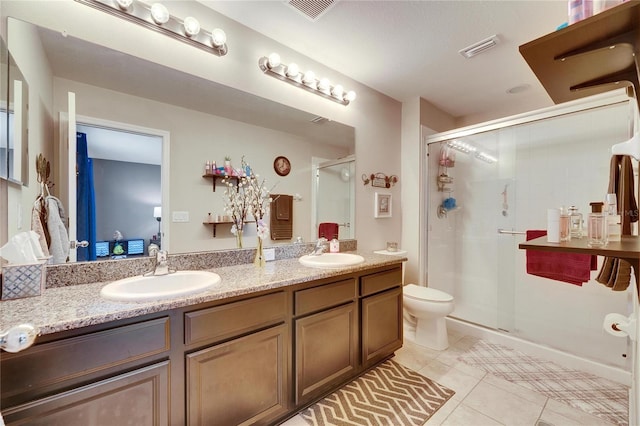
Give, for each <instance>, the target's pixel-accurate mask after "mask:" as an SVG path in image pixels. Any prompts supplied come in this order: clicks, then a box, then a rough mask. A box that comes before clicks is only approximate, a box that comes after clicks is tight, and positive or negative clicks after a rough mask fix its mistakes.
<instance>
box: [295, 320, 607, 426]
mask: <svg viewBox="0 0 640 426" xmlns="http://www.w3.org/2000/svg"><path fill="white" fill-rule="evenodd" d="M477 341H478V339H477V338H475V337H470V336H464V335H460V334H456V333H454V332H450V333H449V348H448V349H447V350H446V351H442V352H439V351H434V350H430V349H427V348H423V347H420V346H417V345H415V344H412V343H411V342H408V341H406V342H405V344H404V346H403V347H402V349H400V350H399V351H397V352H396V356H395V358H394V360H395V361H396V362H398V363H400V364H402V365H404V366H406V367H409V368H411V369H413V370H415V371H417V372H419V373H420V374H422V375H424V376H426V377H429V378H430V379H432V380H435V381H436V382H438V383H440V384H441V385H444V386H446V387H448V388H450V389H453V390H454V391H455V392H456V394H455V395H454V396H453V398H451V399H450V400H449V401H448V402H447V403H446V404H445V405H443V406H442V407H441V408H440V409H439V410H438V411H437V412H436V413H435V414H434V415H433V416H432V417H431V418H430V419H429V420H428V421H427V422H426V423H425V426H436V425H443V426H444V425H447V426H498V425H504V426H519V425H524V426H616V425H613V424H612V423H607V422H606V421H604V420H603V419H601V418H599V417H595V416H592V415H590V414H588V413H586V412H584V411H581V410H578V409H575V408H573V407H570V406H568V405H565V404H563V403H560V402H558V401H554V400H553V399H550V398H547V397H545V396H543V395H541V394H539V393H537V392H534V391H532V390H530V389H527V388H525V387H522V386H519V385H516V384H513V383H511V382H508V381H506V380H503V379H500V378H498V377H496V376H494V375H492V374H490V373H487V372H485V371H484V370H480V369H478V368H475V367H471V366H469V365H467V364H465V363H463V362H462V361H459V360H458V357H459V356H460V355H461V354H463V353H464V352H465V351H467V350H469V349H470V348H471V347H472V346H473V345H474V344H475V343H476V342H477ZM283 425H284V426H306V425H307V423H306V422H305V421H304V419H302V417H300V416H296V417H293V418H292V419H290V420H288V421H287V422H285V423H283Z"/></svg>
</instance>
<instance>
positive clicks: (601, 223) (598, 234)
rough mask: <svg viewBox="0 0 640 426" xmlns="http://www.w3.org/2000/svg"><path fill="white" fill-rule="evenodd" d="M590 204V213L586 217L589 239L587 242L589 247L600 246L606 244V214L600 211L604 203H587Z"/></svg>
mask: <svg viewBox="0 0 640 426" xmlns="http://www.w3.org/2000/svg"><path fill="white" fill-rule="evenodd" d="M589 205H590V206H591V213H589V217H588V219H587V231H588V235H589V241H588V242H587V243H588V244H589V246H590V247H602V246H604V245H605V244H607V228H606V225H607V221H606V216H605V214H604V213H603V211H602V207H603V206H604V203H603V202H601V201H597V202H595V201H594V202H593V203H589Z"/></svg>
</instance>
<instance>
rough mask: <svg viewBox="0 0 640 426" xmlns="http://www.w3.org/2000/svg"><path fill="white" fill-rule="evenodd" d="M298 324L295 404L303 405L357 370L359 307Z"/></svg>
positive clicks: (322, 314) (329, 312)
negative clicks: (357, 310) (357, 309)
mask: <svg viewBox="0 0 640 426" xmlns="http://www.w3.org/2000/svg"><path fill="white" fill-rule="evenodd" d="M295 324H296V336H295V338H296V343H295V346H296V367H295V369H296V404H300V403H302V402H305V401H308V400H310V399H312V398H313V397H314V396H316V395H318V394H319V393H321V392H322V391H324V390H326V388H327V386H326V385H331V384H332V383H335V382H338V381H340V380H341V379H344V378H345V377H346V376H347V375H349V374H352V373H353V371H354V370H355V369H356V366H357V353H358V335H357V313H356V304H355V302H351V303H349V304H347V305H344V306H340V307H338V308H334V309H330V310H327V311H323V312H319V313H317V314H314V315H310V316H308V317H304V318H299V319H297V320H296V322H295Z"/></svg>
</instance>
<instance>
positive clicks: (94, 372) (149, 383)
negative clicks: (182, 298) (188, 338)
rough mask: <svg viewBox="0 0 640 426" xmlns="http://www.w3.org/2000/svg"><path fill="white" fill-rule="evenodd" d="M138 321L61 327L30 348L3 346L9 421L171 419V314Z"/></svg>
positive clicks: (0, 368) (0, 369)
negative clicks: (68, 330) (13, 350)
mask: <svg viewBox="0 0 640 426" xmlns="http://www.w3.org/2000/svg"><path fill="white" fill-rule="evenodd" d="M137 321H138V322H134V323H131V322H130V321H129V323H127V322H122V321H120V322H118V324H119V325H117V326H115V325H114V324H111V325H110V326H108V325H107V326H105V327H103V328H100V327H93V328H91V331H90V332H87V331H85V332H84V333H82V332H79V331H78V330H75V331H74V332H73V333H61V334H60V336H61V337H60V338H55V337H58V336H56V335H53V336H50V337H54V340H51V341H46V342H43V343H39V344H37V345H34V346H32V347H31V348H29V349H27V350H25V351H23V352H19V353H14V354H8V353H3V354H2V358H1V364H0V380H1V387H0V389H1V392H2V402H1V403H0V404H1V406H2V414H3V417H4V421H5V423H6V424H7V425H12V424H30V425H31V424H33V425H51V424H61V425H62V424H64V425H88V424H105V423H110V424H127V423H128V422H131V421H133V422H134V423H135V424H139V425H164V424H167V423H168V421H169V408H168V407H169V403H170V401H169V397H170V392H169V361H168V357H169V348H170V341H169V327H170V320H169V317H168V316H162V317H159V318H153V319H148V320H144V321H140V319H137ZM62 336H63V337H62Z"/></svg>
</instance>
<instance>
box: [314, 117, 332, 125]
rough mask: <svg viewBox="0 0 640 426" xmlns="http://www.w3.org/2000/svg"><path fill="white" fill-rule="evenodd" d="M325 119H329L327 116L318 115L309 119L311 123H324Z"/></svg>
mask: <svg viewBox="0 0 640 426" xmlns="http://www.w3.org/2000/svg"><path fill="white" fill-rule="evenodd" d="M327 121H329V119H328V118H324V117H320V116H317V117H315V118H313V119H312V120H311V122H312V123H315V124H324V123H326V122H327Z"/></svg>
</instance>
